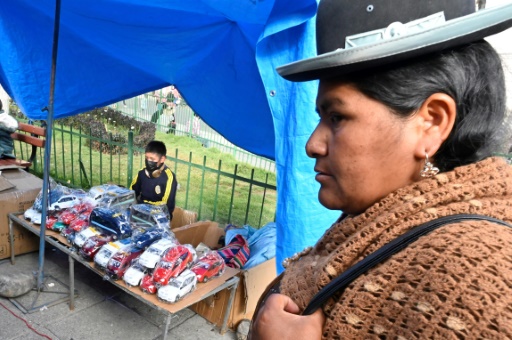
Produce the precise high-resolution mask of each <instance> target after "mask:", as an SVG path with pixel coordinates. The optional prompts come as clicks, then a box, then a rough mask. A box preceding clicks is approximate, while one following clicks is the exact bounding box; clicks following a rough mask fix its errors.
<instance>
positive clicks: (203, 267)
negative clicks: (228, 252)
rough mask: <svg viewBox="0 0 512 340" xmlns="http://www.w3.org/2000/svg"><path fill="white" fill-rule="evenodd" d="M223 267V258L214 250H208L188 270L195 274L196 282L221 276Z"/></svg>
mask: <svg viewBox="0 0 512 340" xmlns="http://www.w3.org/2000/svg"><path fill="white" fill-rule="evenodd" d="M224 268H225V263H224V259H223V258H222V257H221V256H220V255H219V253H217V252H216V251H210V252H208V253H206V254H204V256H203V257H201V258H200V259H199V261H198V262H197V263H196V264H194V265H193V266H192V268H190V270H191V271H193V272H194V274H196V276H197V281H198V282H208V280H210V279H211V278H213V277H216V276H221V275H222V274H223V273H224Z"/></svg>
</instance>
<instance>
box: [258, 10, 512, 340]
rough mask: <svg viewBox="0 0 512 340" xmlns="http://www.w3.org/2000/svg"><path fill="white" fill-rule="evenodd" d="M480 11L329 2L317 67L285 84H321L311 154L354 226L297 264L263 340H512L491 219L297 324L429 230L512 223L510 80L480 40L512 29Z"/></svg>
mask: <svg viewBox="0 0 512 340" xmlns="http://www.w3.org/2000/svg"><path fill="white" fill-rule="evenodd" d="M474 6H475V2H474V1H473V0H471V1H466V0H458V1H450V2H449V4H446V3H445V2H444V1H422V2H415V1H405V0H393V1H389V0H388V1H373V2H372V4H367V3H363V2H360V1H349V0H341V1H340V0H322V1H321V2H320V5H319V9H318V14H317V45H318V46H317V47H318V54H319V56H318V57H315V58H311V59H307V60H304V61H299V62H296V63H293V64H289V65H285V66H284V67H281V68H280V69H278V71H279V72H280V74H281V75H282V76H284V77H285V78H287V79H290V80H293V81H305V80H312V79H319V80H320V84H319V89H318V95H317V111H318V115H319V123H318V126H317V127H316V129H315V131H314V132H313V133H312V135H311V137H310V139H309V141H308V143H307V145H306V152H307V153H308V155H309V156H310V157H312V158H314V159H315V160H316V165H315V172H316V173H317V175H316V180H317V181H318V182H319V183H320V185H321V187H320V191H319V200H320V202H321V203H322V204H323V205H324V206H326V207H327V208H329V209H335V210H341V211H343V215H342V217H341V218H340V220H338V221H337V222H336V223H335V224H333V225H332V226H331V228H330V229H329V230H327V231H326V233H325V234H324V235H323V237H322V238H321V239H320V240H319V241H318V242H317V244H316V245H315V246H314V247H313V248H312V249H306V250H304V251H303V252H301V253H299V254H297V255H296V256H294V257H292V258H291V259H290V260H288V261H286V262H287V263H286V270H285V272H284V273H283V275H282V276H280V277H279V280H277V282H276V283H275V284H273V285H272V289H271V290H270V291H269V293H267V294H265V295H264V297H263V299H262V301H260V306H259V310H257V311H256V313H255V317H254V320H253V325H252V331H251V334H250V337H251V339H252V340H255V339H265V340H266V339H280V340H283V339H295V340H297V339H319V338H323V339H341V338H344V339H362V338H365V339H366V338H383V339H426V338H434V339H463V338H467V339H477V338H488V339H498V338H499V339H504V338H512V308H511V306H512V228H509V227H507V226H504V225H501V224H497V223H494V222H491V221H482V220H469V221H464V222H455V223H451V224H447V225H444V226H442V227H440V228H438V229H436V230H434V231H432V232H430V233H429V234H427V235H426V236H423V237H420V238H419V239H418V240H417V241H415V242H413V243H411V244H409V245H408V246H407V247H406V248H405V249H403V250H401V251H400V252H398V253H396V254H395V255H393V256H391V257H390V258H389V259H387V260H386V261H383V262H382V263H380V264H378V265H377V266H376V267H374V268H373V269H370V270H368V271H367V272H366V273H364V274H363V275H360V276H359V277H357V278H356V279H355V280H354V281H353V282H352V283H351V284H350V285H349V286H348V287H347V288H346V289H345V290H344V291H338V292H336V293H334V294H333V295H331V297H330V299H328V300H327V302H326V303H324V304H323V305H322V307H321V308H319V309H318V310H317V311H316V312H315V313H313V314H311V315H308V316H303V315H301V313H302V312H303V311H304V309H305V308H306V306H307V305H308V303H309V302H310V301H311V300H312V298H313V296H314V295H315V294H316V293H318V292H319V291H320V289H321V288H322V287H324V286H325V285H327V284H328V283H329V282H331V281H332V280H333V279H335V278H336V277H337V276H339V275H340V274H342V273H343V272H344V271H346V270H347V269H348V268H350V267H351V266H353V265H355V264H356V263H358V262H359V261H361V260H362V259H364V258H365V257H367V256H368V255H369V254H371V253H372V252H374V251H376V250H378V249H379V248H381V247H382V246H384V245H385V244H387V243H388V242H390V241H392V240H394V239H395V238H397V237H399V236H400V235H403V234H404V233H406V232H408V231H409V230H411V229H412V228H414V227H416V226H418V225H420V224H422V223H425V222H428V221H431V220H434V219H437V218H439V217H443V216H450V215H454V214H479V215H485V216H490V217H494V218H497V219H500V220H503V221H505V222H508V223H511V222H512V168H511V166H510V165H507V163H506V161H505V160H504V159H502V158H499V157H495V156H494V155H495V154H496V153H497V152H500V151H503V150H508V148H509V147H510V141H511V139H510V135H509V134H507V133H509V132H510V131H508V132H507V131H506V128H509V127H510V123H506V112H505V111H506V107H505V103H506V98H505V88H504V76H503V69H502V66H501V61H500V58H499V56H498V55H497V53H496V51H495V50H494V49H493V48H492V47H491V46H490V45H489V44H488V43H487V42H485V41H484V40H483V38H484V37H486V36H488V35H491V34H494V33H497V32H499V31H501V30H504V29H506V28H508V27H510V26H512V5H506V6H502V7H501V8H499V9H497V10H493V9H486V10H482V11H479V12H476V13H473V14H472V12H474V10H475V8H474ZM438 12H443V13H442V16H443V17H444V19H440V17H439V15H438V14H436V13H438ZM432 15H434V16H437V17H432ZM397 21H399V22H401V23H402V24H397V23H396V22H397ZM418 21H419V24H418ZM432 22H435V23H432ZM348 23H351V24H350V25H349V24H348ZM352 23H353V24H352ZM358 25H359V26H363V27H358ZM368 25H369V26H370V27H367V26H368ZM347 26H349V27H347ZM369 31H372V32H371V33H369V34H365V35H364V38H361V35H358V34H360V33H363V32H369ZM345 38H346V39H345ZM365 39H366V40H365ZM368 39H370V42H368ZM372 39H373V40H372ZM340 41H341V43H342V44H343V43H344V42H345V41H346V43H345V45H344V46H340ZM348 45H350V46H353V47H351V48H348ZM327 53H328V54H327ZM505 136H507V138H506V137H505ZM507 142H508V143H507ZM272 293H273V294H272Z"/></svg>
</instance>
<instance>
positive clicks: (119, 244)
mask: <svg viewBox="0 0 512 340" xmlns="http://www.w3.org/2000/svg"><path fill="white" fill-rule="evenodd" d="M131 244H132V240H131V239H130V238H125V239H122V240H119V241H115V242H109V243H107V244H105V245H104V246H103V247H101V249H100V251H98V253H97V254H96V256H94V266H95V267H96V268H98V269H99V270H105V268H107V264H108V261H109V260H110V259H111V258H112V257H113V256H114V255H115V253H117V251H119V250H126V249H127V248H129V247H130V246H131Z"/></svg>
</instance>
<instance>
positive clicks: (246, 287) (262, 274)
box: [173, 221, 277, 330]
mask: <svg viewBox="0 0 512 340" xmlns="http://www.w3.org/2000/svg"><path fill="white" fill-rule="evenodd" d="M173 232H174V233H175V235H176V237H177V238H178V240H179V241H180V242H181V243H190V244H192V245H193V246H197V245H198V244H199V242H203V243H205V244H206V245H208V246H210V247H212V245H214V244H217V246H220V245H219V244H218V241H219V238H220V237H221V236H223V235H224V230H223V229H222V228H220V227H219V226H218V224H217V223H214V222H209V221H206V222H197V223H194V224H191V225H188V226H185V227H182V228H178V229H175V230H173ZM276 276H277V273H276V263H275V259H271V260H268V261H266V262H264V263H261V264H259V265H258V266H255V267H253V268H251V269H248V270H240V271H239V273H238V277H239V278H240V283H239V284H238V288H237V290H236V292H235V298H234V301H233V306H232V309H231V313H230V315H229V319H228V327H229V328H231V329H233V330H236V327H237V326H238V323H239V322H240V321H241V320H242V319H249V320H250V319H251V318H252V316H253V314H254V309H255V308H256V304H257V303H258V300H259V298H260V296H261V294H262V293H263V291H264V290H265V288H267V286H268V285H269V284H270V282H271V281H272V280H273V279H274V278H275V277H276ZM229 294H230V292H229V290H223V291H220V292H219V293H217V294H215V295H214V296H212V297H209V298H207V299H205V300H203V301H201V302H198V303H196V304H194V305H192V306H191V307H190V308H191V309H192V310H193V311H195V312H196V313H198V314H199V315H201V316H202V317H204V318H205V319H206V320H208V321H210V322H211V323H213V324H216V325H217V326H219V327H220V326H221V325H222V321H223V317H224V312H225V311H226V308H227V305H228V301H229Z"/></svg>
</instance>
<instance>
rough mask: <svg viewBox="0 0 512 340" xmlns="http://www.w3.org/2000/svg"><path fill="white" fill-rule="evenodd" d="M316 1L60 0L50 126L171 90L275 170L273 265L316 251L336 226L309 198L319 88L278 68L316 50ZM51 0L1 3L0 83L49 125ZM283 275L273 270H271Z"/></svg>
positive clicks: (312, 193)
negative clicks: (309, 152) (310, 143)
mask: <svg viewBox="0 0 512 340" xmlns="http://www.w3.org/2000/svg"><path fill="white" fill-rule="evenodd" d="M316 7H317V2H316V0H294V1H286V0H264V1H263V0H200V1H199V0H198V1H182V0H180V1H178V0H96V1H74V0H62V5H61V14H60V31H59V45H58V54H57V71H56V82H55V97H54V100H55V102H54V118H60V117H66V116H70V115H73V114H77V113H81V112H84V111H87V110H90V109H93V108H96V107H101V106H104V105H107V104H110V103H113V102H117V101H119V100H121V99H124V98H129V97H132V96H135V95H138V94H141V93H146V92H149V91H151V90H156V89H159V88H162V87H165V86H167V85H170V84H174V85H176V86H177V87H178V89H179V90H180V93H181V94H182V95H183V97H184V98H185V99H186V101H187V103H188V104H189V105H190V106H191V107H192V109H193V110H194V111H195V112H197V113H198V114H199V115H200V116H201V118H202V119H203V120H204V121H205V122H206V123H207V124H209V125H210V126H212V127H213V128H214V129H215V130H217V131H218V132H219V133H220V134H222V135H223V136H224V137H225V138H227V139H228V140H229V141H231V142H232V143H234V144H236V145H238V146H239V147H241V148H243V149H246V150H248V151H250V152H253V153H256V154H259V155H262V156H265V157H268V158H272V159H275V161H276V165H277V188H278V203H277V218H276V219H277V220H276V223H277V260H278V262H279V263H280V261H281V260H282V259H283V258H284V257H286V256H289V255H291V254H293V253H294V252H296V251H299V250H301V249H302V248H304V247H305V246H307V245H311V244H313V243H314V242H315V241H316V240H317V239H318V237H319V236H320V235H321V234H322V233H323V231H324V230H325V229H326V228H327V227H328V226H329V225H330V224H331V223H332V222H333V221H334V220H335V219H336V218H337V217H338V215H339V212H330V211H328V210H326V209H325V208H323V207H322V206H321V205H320V203H319V202H318V199H317V192H318V184H317V183H316V182H315V180H314V172H313V166H314V161H313V160H311V159H308V158H307V156H306V154H305V151H304V146H305V143H306V141H307V139H308V137H309V134H310V133H311V131H312V130H313V128H314V126H315V124H316V121H317V119H318V118H317V115H316V114H315V112H314V99H315V94H316V86H317V83H316V82H307V83H291V82H288V81H286V80H284V79H282V78H280V77H279V75H278V74H277V73H276V71H275V68H276V67H277V66H279V65H282V64H285V63H287V62H290V61H295V60H297V59H301V58H304V57H307V56H311V55H313V54H314V53H315V45H314V20H313V19H314V14H315V12H316ZM54 12H55V1H54V0H39V1H32V0H4V1H2V2H1V3H0V41H1V44H0V83H1V85H2V87H3V88H4V89H5V90H6V91H7V92H8V93H9V95H10V96H11V97H12V98H13V99H14V100H15V101H16V103H17V104H18V105H19V107H20V108H21V110H22V111H23V112H24V113H25V114H26V115H27V116H28V117H29V118H32V119H46V117H47V113H46V112H43V111H42V110H41V109H42V108H44V107H46V106H47V105H48V98H49V92H50V70H51V56H52V40H53V24H54ZM278 269H279V270H281V267H280V266H278Z"/></svg>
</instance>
